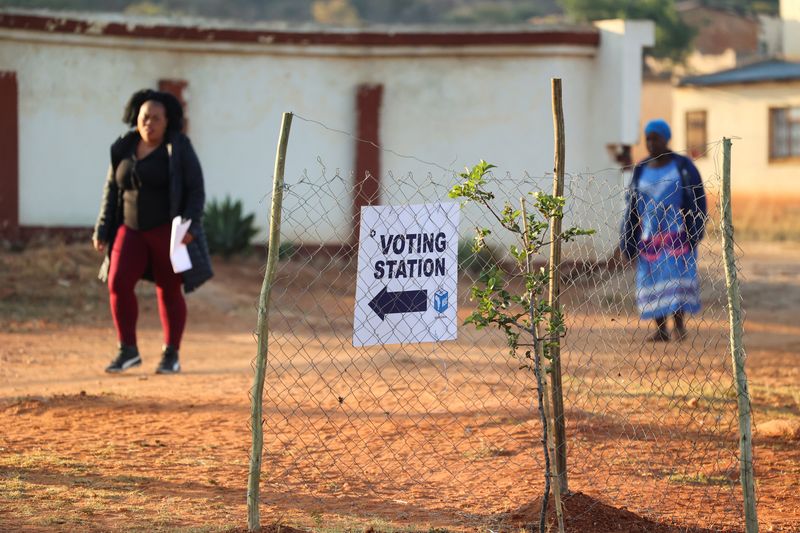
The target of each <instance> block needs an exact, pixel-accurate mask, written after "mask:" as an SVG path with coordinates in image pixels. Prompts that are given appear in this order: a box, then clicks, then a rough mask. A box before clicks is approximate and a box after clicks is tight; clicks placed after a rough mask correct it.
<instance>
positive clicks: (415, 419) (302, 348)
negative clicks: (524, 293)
mask: <svg viewBox="0 0 800 533" xmlns="http://www.w3.org/2000/svg"><path fill="white" fill-rule="evenodd" d="M743 251H744V255H743V258H742V275H743V278H744V279H743V292H744V294H743V298H744V303H745V308H746V310H747V322H746V345H747V352H748V359H747V372H748V376H749V378H750V391H751V394H752V405H753V409H754V420H755V425H756V431H755V437H754V445H755V464H756V479H757V493H758V498H759V507H758V511H759V520H760V524H761V530H762V531H800V440H798V437H800V430H795V429H793V428H796V427H798V426H797V425H798V424H799V423H800V422H798V421H800V323H798V320H797V317H798V316H800V314H799V313H798V312H799V311H800V246H797V245H793V244H788V243H784V244H758V243H747V244H745V245H744V246H743ZM260 265H261V261H260V260H259V258H257V257H250V258H248V259H240V260H236V261H231V262H228V263H225V262H222V261H217V262H216V264H215V267H216V271H217V275H216V277H215V278H214V280H212V281H211V282H210V283H209V284H208V285H207V286H205V287H203V288H202V289H201V290H200V291H198V292H197V293H196V294H192V295H189V296H188V298H187V300H188V305H189V326H188V330H187V334H186V337H185V341H184V345H183V346H182V349H181V357H182V364H183V367H184V370H183V372H182V373H181V374H179V375H175V376H158V375H155V374H154V373H153V371H154V369H155V366H156V364H157V362H158V352H159V348H160V343H161V333H160V327H159V324H158V315H157V312H156V308H155V301H154V296H153V289H152V286H150V285H148V284H142V286H141V288H140V296H141V298H140V317H141V318H140V327H139V332H140V333H139V336H140V340H139V346H140V350H141V351H142V354H143V358H144V365H143V366H142V367H141V368H138V369H134V370H132V371H130V372H128V373H126V374H124V375H119V376H110V375H107V374H105V373H104V372H103V368H104V366H105V365H106V364H107V363H108V361H109V360H110V358H111V357H112V355H113V348H114V333H113V329H112V326H111V321H110V317H109V313H108V310H107V303H106V294H105V290H104V288H103V287H102V286H101V285H100V284H99V283H96V282H95V281H94V280H93V278H94V274H95V272H96V269H97V266H98V260H97V256H96V255H94V254H93V253H91V251H89V250H86V249H85V247H83V246H78V245H64V244H59V243H50V244H49V245H48V246H43V247H37V248H33V249H28V250H25V251H23V252H18V253H16V252H15V253H12V252H0V427H2V428H3V429H2V432H0V530H2V531H23V530H24V531H52V530H56V531H109V530H126V531H127V530H134V531H137V530H138V531H244V526H245V524H246V516H247V515H246V482H247V471H248V462H249V459H248V456H249V450H250V430H249V418H250V403H249V390H250V387H251V383H252V369H251V363H252V360H253V358H254V355H255V353H256V344H255V340H254V336H253V330H254V328H255V325H256V313H255V303H256V301H257V297H258V293H259V290H260V286H261V280H262V274H263V272H262V270H261V266H260ZM308 267H312V268H308ZM315 268H316V271H322V270H324V271H326V272H327V273H328V274H327V275H326V276H315V275H314V272H315ZM332 272H337V269H336V268H334V267H331V266H330V265H316V266H315V265H304V266H303V267H302V268H301V267H297V268H290V267H286V266H284V268H283V270H281V273H282V276H283V284H282V285H280V290H278V291H277V293H276V294H275V295H274V296H275V301H276V303H277V305H278V307H279V312H278V313H277V315H276V317H275V319H274V321H273V323H272V327H273V339H274V342H276V343H277V344H275V345H273V346H274V347H273V350H274V353H273V354H272V357H271V360H270V366H269V368H268V380H267V387H266V401H265V450H264V451H265V455H264V474H263V479H262V494H261V497H262V505H261V513H262V524H263V525H264V529H263V531H271V532H272V531H275V532H277V531H283V532H287V531H288V532H291V531H297V530H300V531H308V530H313V531H374V532H378V531H382V532H389V531H445V530H447V531H478V530H482V531H487V530H490V529H491V530H493V531H520V530H521V529H522V528H524V527H527V526H529V525H530V524H532V523H534V522H536V521H537V520H538V514H539V510H540V508H541V488H542V480H541V478H542V474H541V465H540V457H539V456H540V454H539V453H538V451H539V449H538V446H540V444H539V443H538V441H537V439H538V438H539V437H538V436H537V435H539V429H540V427H539V426H538V421H537V418H536V416H535V412H533V411H532V409H531V398H532V396H531V395H530V390H531V383H530V381H526V380H524V379H520V378H518V377H514V378H513V379H510V378H508V375H512V374H513V375H514V376H517V374H514V372H515V371H516V369H515V368H513V367H514V365H513V364H512V365H510V366H509V365H505V366H504V365H503V364H500V363H498V361H500V360H501V359H487V358H486V356H485V354H486V353H489V351H490V348H491V349H493V350H494V349H496V347H497V342H496V341H497V337H496V336H493V335H491V334H477V333H475V332H467V333H465V334H464V335H463V337H464V339H463V341H460V342H464V343H466V344H468V345H470V346H472V347H474V349H473V350H474V351H471V352H464V353H461V352H457V351H454V350H455V349H451V348H442V350H441V351H438V352H430V351H425V350H424V349H422V348H408V349H402V350H401V349H399V348H396V349H395V348H386V349H375V350H372V351H362V352H358V353H357V354H355V353H354V352H350V351H348V350H347V349H346V346H347V345H348V343H349V338H350V335H351V331H352V330H351V329H348V328H352V313H350V314H349V315H348V314H347V313H345V312H344V311H342V312H341V313H339V314H337V313H338V311H337V310H344V309H347V308H349V309H352V301H351V300H350V301H348V300H347V298H346V297H344V298H338V299H337V301H336V302H334V301H333V300H330V301H329V300H327V299H326V298H331V296H330V295H329V293H332V294H337V293H336V291H331V290H329V289H330V288H332V287H333V288H336V287H339V289H341V287H340V286H342V285H347V284H348V283H349V282H348V281H347V280H346V279H345V278H344V277H343V276H342V275H340V274H331V273H332ZM304 276H306V277H304ZM317 290H319V291H322V292H317ZM573 290H578V288H574V289H573ZM350 298H352V297H350ZM333 305H336V306H337V307H335V308H331V307H330V306H333ZM614 305H616V304H614ZM326 307H327V308H328V311H331V309H333V311H334V312H328V313H327V314H320V313H319V311H320V310H323V311H324V310H325V309H324V308H326ZM623 307H624V304H619V309H622V308H623ZM303 309H308V310H309V312H308V313H303V311H302V310H303ZM467 312H468V310H467V309H463V314H464V316H466V313H467ZM459 314H460V315H461V314H462V309H459ZM339 315H341V316H339ZM574 316H575V317H577V318H580V320H581V322H580V324H579V325H576V327H575V328H573V330H572V331H571V332H570V333H569V335H573V338H576V340H575V341H570V342H574V344H573V346H575V347H576V350H577V349H578V348H577V347H580V348H581V350H582V351H581V350H578V351H581V353H586V354H589V356H588V358H589V360H591V364H592V365H594V366H593V367H591V368H593V369H595V370H596V369H597V368H603V369H605V373H603V374H602V375H600V374H599V373H598V372H596V371H595V370H591V368H590V367H589V366H588V363H587V361H584V360H577V359H576V360H575V362H574V364H573V365H572V366H570V364H569V363H567V367H568V370H569V373H568V374H565V376H566V375H569V376H571V378H570V380H568V381H565V392H566V395H567V399H568V402H567V431H568V433H569V434H570V435H574V436H576V438H575V440H574V441H570V443H571V444H570V445H571V449H570V454H569V461H570V463H569V465H570V472H571V478H570V488H571V489H572V490H573V493H572V495H571V496H569V497H568V498H567V499H566V500H565V509H566V525H567V530H568V531H575V532H589V533H591V532H607V531H620V532H644V531H655V532H673V531H676V532H677V531H739V530H741V529H742V517H741V496H740V491H739V490H738V464H737V450H736V437H735V434H732V433H731V425H732V424H733V423H735V420H733V419H732V418H731V411H730V405H731V400H732V399H731V397H730V394H729V385H728V381H727V380H728V379H729V377H725V376H724V372H723V370H724V365H721V364H720V365H716V366H713V365H712V367H713V372H712V371H709V372H708V373H706V374H703V375H702V379H700V378H698V377H697V376H698V374H697V373H696V372H695V371H694V370H693V371H692V373H686V374H680V375H682V376H685V378H682V379H681V380H677V381H676V380H673V379H670V378H669V377H668V376H669V375H668V374H667V373H666V372H667V371H666V370H665V368H667V367H669V366H670V365H674V366H676V367H680V368H684V367H686V368H689V367H692V364H694V363H692V364H689V362H688V360H689V357H691V352H692V349H695V348H697V353H698V354H701V355H699V356H698V357H697V361H696V363H697V364H696V366H697V368H709V367H705V366H704V360H703V357H704V356H703V355H702V354H705V353H711V352H712V351H713V350H711V348H712V347H713V348H714V349H722V348H720V347H719V346H716V345H714V346H711V347H710V345H709V343H710V342H711V341H709V339H724V334H725V331H724V323H722V318H724V317H721V316H717V315H714V316H712V317H711V318H710V319H709V320H708V321H707V322H701V323H698V324H697V325H696V331H694V335H695V336H694V337H693V339H692V340H690V342H689V343H688V344H684V345H682V346H684V348H683V350H684V351H687V350H686V347H689V348H690V349H689V350H688V351H687V354H688V355H687V356H686V357H687V359H686V361H684V360H680V361H678V360H676V359H675V353H677V352H668V350H672V349H673V348H672V346H674V345H670V346H671V347H670V348H666V347H651V346H645V345H644V344H642V343H641V342H638V343H637V342H632V341H631V340H630V339H631V338H638V337H643V336H644V334H645V331H644V329H641V328H640V327H639V326H636V325H634V324H632V323H631V322H630V321H625V320H615V319H614V318H613V316H612V315H610V314H609V313H599V314H598V313H596V312H595V310H594V309H591V308H586V309H576V310H575V311H574ZM462 318H463V317H462ZM460 335H461V334H460ZM298 338H302V339H305V340H304V342H302V343H301V344H300V345H298V344H296V343H295V342H296V340H297V339H298ZM597 339H603V345H604V348H603V350H600V349H599V348H597V349H595V348H594V346H595V345H596V344H597V342H596V340H597ZM714 342H717V341H714ZM342 347H345V348H342ZM492 347H493V348H492ZM495 351H497V350H495ZM499 352H500V355H502V353H501V352H503V350H502V346H501V349H500V350H499ZM714 353H716V352H714ZM565 361H566V360H565ZM620 361H627V362H629V363H630V362H631V361H633V364H632V365H631V366H624V365H622V364H620ZM676 361H677V362H676ZM615 365H616V366H615ZM637 365H639V366H641V367H642V368H643V369H647V370H646V371H643V372H642V373H641V374H638V376H640V378H639V380H638V382H636V379H635V378H636V376H634V375H626V374H625V372H626V370H625V369H627V368H633V367H636V366H637ZM609 368H613V369H615V370H614V372H615V373H614V374H613V375H612V374H611V373H610V371H609V370H608V369H609ZM509 369H511V370H509ZM616 369H618V370H619V371H618V372H617V370H616ZM651 369H655V370H652V371H651ZM617 374H619V375H618V376H617ZM642 376H646V378H647V381H646V382H644V380H643V379H641V377H642ZM612 378H613V379H612ZM723 382H724V384H720V385H719V386H713V385H714V384H715V383H723ZM709 384H711V386H710V385H709ZM587 387H591V394H589V393H588V392H586V391H587V390H588V389H587ZM669 387H673V388H674V390H673V389H669V390H671V391H672V392H670V393H669V394H665V393H664V391H665V390H667V389H668V388H669ZM526 391H527V392H526ZM654 391H655V392H657V394H656V393H655V392H654ZM734 403H735V402H734ZM598 412H602V413H604V415H605V416H598V415H597V413H598ZM712 426H713V427H712ZM733 427H734V428H735V426H733ZM709 428H710V429H709ZM761 428H764V430H763V431H762V430H761ZM693 464H694V465H696V466H695V467H692V465H693ZM551 501H552V500H551ZM550 509H551V515H550V522H551V523H553V520H554V516H553V515H552V505H550Z"/></svg>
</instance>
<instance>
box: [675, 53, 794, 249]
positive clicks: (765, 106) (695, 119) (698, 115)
mask: <svg viewBox="0 0 800 533" xmlns="http://www.w3.org/2000/svg"><path fill="white" fill-rule="evenodd" d="M672 116H673V120H672V126H673V141H672V146H673V148H674V149H676V150H684V149H685V150H687V151H688V152H689V153H690V154H691V155H692V156H693V157H695V158H696V164H697V167H698V169H699V170H700V172H701V174H702V175H703V176H705V177H706V178H708V179H712V177H713V176H719V174H720V172H721V168H720V166H719V165H720V161H721V158H720V157H717V156H718V155H719V150H721V146H720V144H719V141H720V140H721V139H722V138H723V137H730V138H733V139H734V141H733V152H732V172H731V174H732V188H733V193H734V207H735V212H738V219H739V221H740V222H741V223H743V224H744V225H747V226H758V227H761V231H762V232H769V234H770V235H772V236H775V237H778V238H789V236H790V235H791V234H792V233H791V232H790V233H786V232H785V231H783V230H780V228H781V227H784V228H786V231H790V230H791V228H793V227H794V226H800V63H794V62H789V61H783V60H768V61H762V62H760V63H755V64H751V65H747V66H744V67H740V68H735V69H730V70H726V71H723V72H718V73H715V74H709V75H704V76H695V77H689V78H684V79H683V80H681V82H680V83H679V85H678V86H677V87H676V89H675V91H674V93H673V115H672ZM792 220H794V221H795V222H792ZM791 231H793V230H791ZM765 234H766V233H765Z"/></svg>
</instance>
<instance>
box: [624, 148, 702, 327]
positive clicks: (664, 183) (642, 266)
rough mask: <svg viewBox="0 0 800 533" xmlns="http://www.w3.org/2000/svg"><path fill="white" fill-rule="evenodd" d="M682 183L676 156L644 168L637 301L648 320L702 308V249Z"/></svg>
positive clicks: (640, 193) (639, 198)
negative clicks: (689, 222) (685, 207)
mask: <svg viewBox="0 0 800 533" xmlns="http://www.w3.org/2000/svg"><path fill="white" fill-rule="evenodd" d="M681 187H682V181H681V176H680V173H679V171H678V166H677V164H676V163H675V161H671V162H670V163H669V164H667V165H664V166H663V167H657V168H653V167H649V166H645V167H644V168H643V169H642V174H641V177H640V178H639V184H638V189H637V198H636V202H637V203H636V207H637V211H638V212H639V213H641V237H640V240H639V264H638V268H637V271H636V305H637V306H638V308H639V312H640V313H641V317H642V318H643V319H650V318H662V317H666V316H668V315H671V314H674V313H676V312H679V311H680V312H686V313H692V314H694V313H697V312H699V311H700V285H699V283H698V280H697V251H696V250H694V249H692V247H691V246H690V244H689V239H688V237H687V234H686V226H685V224H684V219H683V214H682V213H681V202H682V201H683V194H682V191H681Z"/></svg>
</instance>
